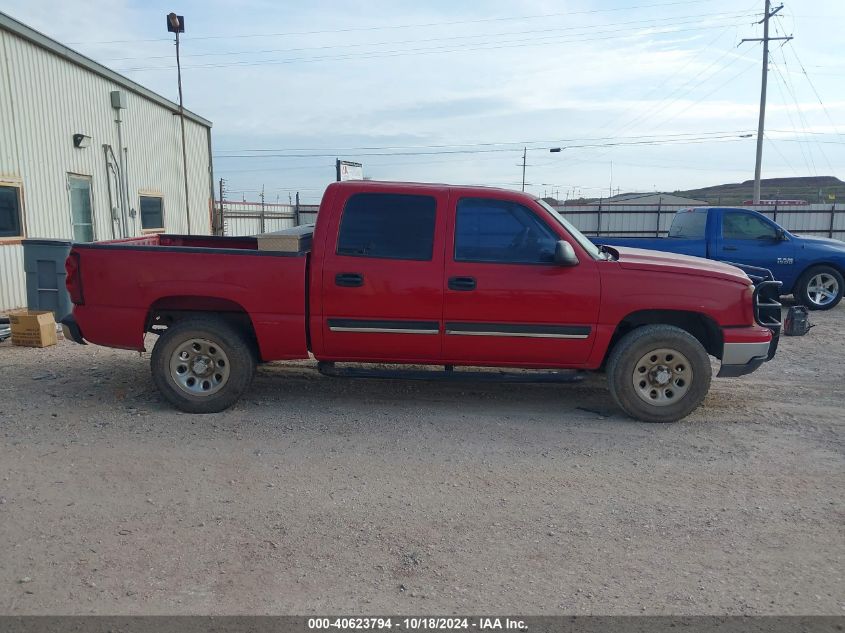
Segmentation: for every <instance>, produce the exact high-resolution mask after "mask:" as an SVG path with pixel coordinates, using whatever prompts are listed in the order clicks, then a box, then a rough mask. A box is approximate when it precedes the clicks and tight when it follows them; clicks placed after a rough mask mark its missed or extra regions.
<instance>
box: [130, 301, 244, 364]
mask: <svg viewBox="0 0 845 633" xmlns="http://www.w3.org/2000/svg"><path fill="white" fill-rule="evenodd" d="M209 314H211V315H213V316H215V317H217V318H219V319H222V320H223V321H225V322H226V323H227V324H228V325H230V326H231V327H232V328H234V329H235V330H237V331H238V332H242V333H243V334H244V338H245V339H246V340H247V341H248V342H249V343H251V344H252V345H253V347H254V349H255V351H258V338H257V337H256V335H255V327H254V326H253V324H252V319H251V318H250V316H249V313H248V312H247V311H246V310H245V309H244V307H243V306H242V305H240V304H239V303H237V302H235V301H230V300H229V299H221V298H219V297H204V296H177V297H162V298H161V299H158V300H156V301H155V302H154V303H153V304H152V305H151V306H150V309H149V311H148V312H147V319H146V321H145V324H144V332H152V333H153V334H161V332H162V331H163V330H166V329H167V328H168V327H169V326H171V325H173V324H174V323H176V322H178V321H184V320H185V319H189V318H191V317H192V316H208V315H209Z"/></svg>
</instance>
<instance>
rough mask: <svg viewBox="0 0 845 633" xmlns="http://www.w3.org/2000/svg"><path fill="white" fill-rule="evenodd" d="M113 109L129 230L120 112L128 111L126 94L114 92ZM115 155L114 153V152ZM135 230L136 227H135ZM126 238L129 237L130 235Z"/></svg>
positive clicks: (123, 211) (125, 222)
mask: <svg viewBox="0 0 845 633" xmlns="http://www.w3.org/2000/svg"><path fill="white" fill-rule="evenodd" d="M111 107H112V108H114V110H115V119H114V122H115V123H117V162H118V163H119V164H120V175H121V178H120V207H121V215H122V216H123V226H124V228H125V229H126V230H128V229H129V219H128V217H127V216H128V213H129V192H128V189H129V183H128V182H127V181H126V165H125V164H124V156H123V126H122V125H121V123H123V121H122V119H121V116H120V111H121V110H125V109H126V93H125V92H123V91H121V90H113V91H112V93H111ZM112 155H114V152H112ZM133 228H134V227H133ZM126 237H129V236H128V235H127V236H126Z"/></svg>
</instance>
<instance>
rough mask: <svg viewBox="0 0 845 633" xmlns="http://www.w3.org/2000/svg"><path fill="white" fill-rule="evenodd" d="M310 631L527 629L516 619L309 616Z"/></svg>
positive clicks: (521, 621)
mask: <svg viewBox="0 0 845 633" xmlns="http://www.w3.org/2000/svg"><path fill="white" fill-rule="evenodd" d="M308 629H310V630H331V629H337V630H375V631H378V630H392V629H400V630H401V629H404V630H410V631H420V630H428V631H431V630H434V631H443V630H476V631H495V630H511V631H525V630H526V629H527V626H526V624H525V621H524V620H520V619H517V618H488V617H478V618H464V617H453V618H444V617H401V618H391V617H347V618H341V617H338V618H308Z"/></svg>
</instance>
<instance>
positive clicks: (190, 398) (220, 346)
mask: <svg viewBox="0 0 845 633" xmlns="http://www.w3.org/2000/svg"><path fill="white" fill-rule="evenodd" d="M150 368H151V370H152V374H153V381H154V382H155V384H156V386H157V387H158V390H159V391H160V392H161V394H162V395H163V396H164V397H165V398H166V399H167V400H168V401H169V402H170V403H171V404H173V405H174V406H175V407H176V408H178V409H181V410H182V411H187V412H188V413H217V412H218V411H223V410H224V409H227V408H229V407H230V406H232V405H233V404H234V403H235V402H236V401H237V400H238V398H240V397H241V395H242V394H243V392H244V391H246V389H247V387H249V384H250V382H251V381H252V376H253V374H254V373H255V355H254V354H253V351H252V348H251V346H250V345H249V344H248V343H247V342H246V341H245V340H244V338H243V337H242V336H241V335H240V334H239V333H238V332H237V331H236V330H234V329H233V328H232V327H231V326H229V325H228V324H227V323H226V322H224V321H222V320H221V319H217V318H212V317H199V318H193V319H187V320H185V321H180V322H177V323H176V324H175V325H173V326H171V327H169V328H167V330H165V332H164V333H163V334H162V335H161V336H160V337H159V339H158V341H156V344H155V347H154V348H153V354H152V359H151V362H150Z"/></svg>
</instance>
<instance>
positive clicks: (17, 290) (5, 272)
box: [0, 244, 26, 311]
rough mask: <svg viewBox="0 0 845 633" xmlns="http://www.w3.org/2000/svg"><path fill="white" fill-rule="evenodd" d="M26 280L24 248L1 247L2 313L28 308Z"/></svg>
mask: <svg viewBox="0 0 845 633" xmlns="http://www.w3.org/2000/svg"><path fill="white" fill-rule="evenodd" d="M25 281H26V278H25V276H24V272H23V247H22V246H21V245H20V244H5V245H3V246H0V311H5V310H11V309H13V308H22V307H24V306H26V283H25Z"/></svg>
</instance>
